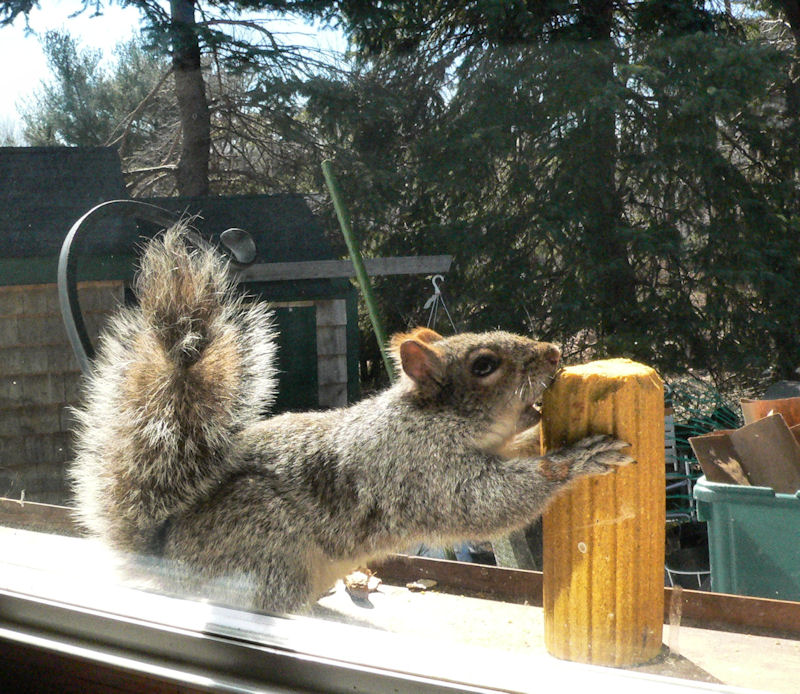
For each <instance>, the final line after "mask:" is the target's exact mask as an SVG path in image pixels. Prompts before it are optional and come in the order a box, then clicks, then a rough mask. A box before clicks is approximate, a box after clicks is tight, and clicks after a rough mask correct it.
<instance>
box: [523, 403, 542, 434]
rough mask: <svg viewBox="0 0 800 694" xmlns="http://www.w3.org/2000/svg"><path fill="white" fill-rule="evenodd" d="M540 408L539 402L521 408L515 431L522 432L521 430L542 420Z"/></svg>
mask: <svg viewBox="0 0 800 694" xmlns="http://www.w3.org/2000/svg"><path fill="white" fill-rule="evenodd" d="M541 407H542V404H541V403H540V402H536V403H527V404H526V405H525V407H523V408H522V413H521V414H520V416H519V422H518V424H517V430H518V431H522V430H523V429H528V428H530V427H532V426H535V425H537V424H538V423H539V422H540V421H541V419H542V410H541Z"/></svg>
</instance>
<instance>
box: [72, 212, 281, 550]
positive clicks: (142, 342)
mask: <svg viewBox="0 0 800 694" xmlns="http://www.w3.org/2000/svg"><path fill="white" fill-rule="evenodd" d="M135 290H136V295H137V298H138V301H139V303H138V305H137V306H134V307H127V308H124V309H122V310H121V311H120V312H119V313H118V314H117V315H116V317H115V318H114V319H113V320H112V322H111V324H110V326H109V328H108V329H107V330H106V331H105V333H104V334H103V336H102V337H101V338H100V343H99V348H98V353H97V358H96V360H95V364H94V367H93V370H92V374H91V376H89V378H88V379H87V382H86V385H85V397H84V404H83V405H82V406H81V407H80V408H79V409H78V410H77V411H76V420H77V430H76V431H77V445H76V458H75V462H74V464H73V466H72V469H71V477H72V481H73V484H74V489H75V494H76V503H77V509H78V514H79V518H80V520H81V521H82V522H83V524H84V525H85V526H86V527H87V528H88V529H89V530H90V531H92V532H93V533H95V534H98V535H100V536H101V537H103V538H104V539H105V540H106V541H107V542H109V543H110V544H111V545H113V546H115V547H117V548H119V549H129V550H134V551H147V550H148V549H149V548H151V546H152V544H153V542H154V538H155V537H156V536H157V535H158V532H159V528H160V527H162V525H163V524H164V522H165V521H167V520H168V519H169V518H170V517H171V516H172V515H173V514H175V513H178V512H181V511H184V510H186V509H188V508H189V507H191V506H192V505H193V504H194V503H196V502H197V501H198V500H199V499H201V498H203V497H204V496H205V495H207V494H209V493H210V492H211V490H212V489H213V488H214V486H215V485H216V484H217V483H218V482H219V481H220V480H221V479H223V478H224V477H225V476H226V475H227V474H229V473H230V471H231V469H232V466H233V465H234V464H235V463H234V462H233V461H232V460H231V458H230V449H231V441H232V437H233V436H234V435H235V434H236V432H238V431H240V430H241V429H242V428H243V427H245V426H247V425H249V424H251V423H253V422H255V421H256V420H257V419H258V418H259V417H260V416H263V413H264V411H265V410H266V409H268V408H269V406H271V405H272V402H273V400H274V393H275V366H274V360H275V335H274V331H273V327H272V313H271V312H270V311H269V310H268V309H267V308H266V306H265V305H264V304H262V303H258V302H247V301H245V300H244V299H243V298H242V297H241V296H240V295H239V294H238V293H237V292H236V291H235V283H234V282H233V281H232V279H231V278H230V275H229V272H228V267H227V263H226V262H225V260H224V259H223V258H222V257H221V256H220V255H219V254H218V253H217V252H216V251H215V250H214V249H212V248H210V247H208V246H207V245H206V244H205V243H204V242H202V241H200V240H199V239H198V238H196V237H195V235H194V234H192V233H191V232H189V231H188V230H187V228H186V225H185V224H179V225H177V226H175V227H173V228H171V229H169V230H167V231H166V232H164V233H163V234H162V235H161V236H159V237H158V238H156V239H154V240H153V241H151V242H150V243H149V244H148V246H147V247H146V249H145V252H144V255H143V257H142V260H141V266H140V272H139V274H138V277H137V280H136V286H135Z"/></svg>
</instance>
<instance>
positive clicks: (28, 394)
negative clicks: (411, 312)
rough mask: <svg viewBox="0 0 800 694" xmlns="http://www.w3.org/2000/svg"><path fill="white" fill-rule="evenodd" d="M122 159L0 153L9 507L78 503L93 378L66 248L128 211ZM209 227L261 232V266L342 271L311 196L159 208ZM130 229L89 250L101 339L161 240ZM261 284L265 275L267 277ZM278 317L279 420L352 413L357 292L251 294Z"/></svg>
mask: <svg viewBox="0 0 800 694" xmlns="http://www.w3.org/2000/svg"><path fill="white" fill-rule="evenodd" d="M126 197H127V195H126V192H125V188H124V182H123V179H122V174H121V169H120V162H119V158H118V156H117V153H116V151H115V150H113V149H109V148H66V147H44V148H38V147H37V148H20V147H11V148H0V204H2V208H3V210H4V214H3V216H2V217H1V218H0V497H11V498H20V497H21V496H24V498H26V499H28V500H35V501H41V502H47V503H65V502H66V501H67V500H68V498H69V493H68V489H67V484H66V481H65V475H64V472H65V466H66V462H67V461H68V460H69V459H70V452H69V450H70V437H69V429H70V421H69V414H68V411H69V410H68V408H69V405H73V404H75V403H77V402H78V400H79V398H80V371H79V366H78V363H77V360H76V359H75V357H74V356H73V354H72V350H71V347H70V346H69V343H68V341H67V337H66V332H65V330H64V327H63V324H62V320H61V314H60V311H59V304H58V296H57V290H56V285H55V281H56V270H57V262H58V254H59V252H60V248H61V244H62V242H63V239H64V237H65V235H66V234H67V232H68V230H69V229H70V227H71V226H72V224H73V223H74V222H75V221H76V220H77V219H79V218H80V217H81V216H82V215H83V214H84V213H85V212H87V211H88V210H89V209H91V208H92V207H94V206H95V205H97V204H99V203H101V202H105V201H108V200H114V199H124V198H126ZM149 202H152V203H153V204H158V205H161V206H162V207H165V208H167V209H170V210H172V211H174V212H177V213H187V214H192V215H200V216H199V217H198V218H197V219H196V220H195V226H196V227H198V228H199V229H200V230H201V231H202V232H204V234H206V235H208V236H211V237H212V240H213V238H214V237H218V236H219V234H220V233H221V232H222V231H224V230H225V229H226V228H228V227H239V228H243V229H245V230H247V231H248V232H250V233H251V234H252V236H253V238H254V240H255V243H256V250H257V258H256V262H257V263H269V262H291V261H311V260H322V259H333V258H334V256H333V251H332V249H331V247H330V244H329V243H328V242H327V241H326V239H325V237H324V234H323V233H322V229H321V227H320V225H319V223H318V222H317V220H316V219H315V218H314V216H313V215H312V214H311V212H310V210H309V208H308V206H307V205H306V202H305V200H304V199H303V198H302V196H299V195H277V196H244V197H235V198H202V199H181V198H172V199H158V200H150V201H149ZM155 231H156V230H155V228H145V226H137V225H136V224H134V223H133V222H131V221H130V220H124V219H110V220H104V221H103V223H102V226H101V227H95V228H94V229H89V233H87V234H85V235H84V236H83V240H82V243H79V244H77V247H76V252H77V253H78V280H79V296H80V302H81V308H82V311H83V314H84V317H85V319H86V323H87V327H88V329H89V333H90V336H91V337H92V339H93V340H94V339H96V337H97V334H98V332H99V330H100V327H101V326H102V324H103V321H104V319H105V317H106V316H107V314H108V313H109V312H111V311H112V310H113V309H114V307H115V306H117V305H118V304H119V303H120V302H122V301H125V300H126V294H127V286H128V284H129V282H130V280H131V279H132V277H133V273H134V269H135V260H136V255H137V247H138V245H139V244H140V242H141V241H142V240H143V237H147V236H149V235H152V234H153V233H155ZM256 274H257V273H256ZM247 289H248V291H249V292H250V293H257V294H259V295H261V296H263V297H265V298H267V299H268V300H270V301H271V302H273V303H274V305H275V307H276V313H277V322H278V327H279V330H280V332H281V338H280V342H279V369H280V371H281V374H280V384H279V397H278V403H277V404H276V408H275V411H276V412H277V411H282V410H287V409H312V408H317V407H329V406H338V405H344V404H347V402H348V401H351V400H353V399H355V398H356V397H357V393H358V360H357V344H358V338H357V320H356V302H357V295H356V291H355V289H354V288H353V286H352V285H351V283H350V282H349V281H348V280H346V279H305V280H302V281H293V280H284V281H270V282H266V281H258V278H257V277H256V278H255V280H252V279H251V280H250V281H248V283H247Z"/></svg>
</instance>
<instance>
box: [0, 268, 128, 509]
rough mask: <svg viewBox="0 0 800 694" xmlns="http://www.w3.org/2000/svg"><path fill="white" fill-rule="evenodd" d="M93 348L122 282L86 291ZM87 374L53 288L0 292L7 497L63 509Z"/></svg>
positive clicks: (0, 401) (0, 478)
mask: <svg viewBox="0 0 800 694" xmlns="http://www.w3.org/2000/svg"><path fill="white" fill-rule="evenodd" d="M78 292H79V297H80V300H81V305H82V306H83V307H85V308H84V316H85V318H86V323H87V327H88V330H89V333H90V335H91V336H92V339H93V340H96V338H97V334H98V332H99V330H100V327H101V325H102V324H103V322H104V320H105V318H106V316H107V315H108V313H109V312H111V311H113V310H114V308H115V307H116V306H118V305H119V303H120V302H121V301H122V294H123V287H122V283H121V282H114V281H104V282H91V283H82V284H81V285H80V286H79V290H78ZM80 382H81V377H80V370H79V368H78V363H77V361H76V360H75V357H74V356H73V354H72V348H71V347H70V345H69V343H68V342H67V336H66V332H65V331H64V327H63V323H62V321H61V313H60V311H59V308H58V292H57V290H56V286H55V285H53V284H41V285H21V286H10V287H0V496H6V497H11V498H17V499H18V498H21V496H22V494H23V490H24V498H25V499H27V500H30V501H39V502H43V503H59V504H63V503H66V502H67V501H68V497H69V490H68V489H67V484H66V480H65V476H64V469H65V465H66V463H67V461H68V460H69V458H70V435H69V430H70V427H71V422H70V415H69V409H68V406H69V405H75V404H77V402H78V399H79V397H80Z"/></svg>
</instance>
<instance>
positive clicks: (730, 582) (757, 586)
mask: <svg viewBox="0 0 800 694" xmlns="http://www.w3.org/2000/svg"><path fill="white" fill-rule="evenodd" d="M694 496H695V499H696V500H697V514H698V518H699V519H700V520H702V521H707V522H708V544H709V556H710V559H711V589H712V590H714V591H717V592H719V593H734V594H736V595H754V596H758V597H762V598H777V599H780V600H800V491H799V492H797V493H796V494H776V493H775V491H774V490H773V489H771V488H769V487H746V486H740V485H736V484H719V483H716V482H709V481H708V480H706V478H705V477H701V478H700V479H699V480H698V481H697V483H696V484H695V487H694Z"/></svg>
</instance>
